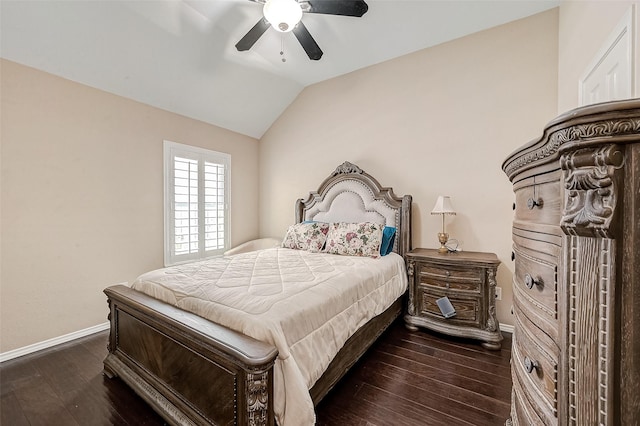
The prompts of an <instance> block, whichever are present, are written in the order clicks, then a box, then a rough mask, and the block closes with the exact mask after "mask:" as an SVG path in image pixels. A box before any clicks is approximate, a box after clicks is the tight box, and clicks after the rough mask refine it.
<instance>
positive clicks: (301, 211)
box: [296, 161, 411, 255]
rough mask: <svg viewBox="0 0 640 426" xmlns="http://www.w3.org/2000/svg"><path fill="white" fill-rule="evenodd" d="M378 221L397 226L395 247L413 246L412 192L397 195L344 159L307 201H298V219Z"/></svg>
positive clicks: (401, 250) (400, 251)
mask: <svg viewBox="0 0 640 426" xmlns="http://www.w3.org/2000/svg"><path fill="white" fill-rule="evenodd" d="M305 220H316V221H319V222H329V223H331V222H376V223H382V224H385V225H387V226H393V227H395V228H396V240H395V244H394V250H393V251H395V252H396V253H398V254H400V255H404V254H405V253H406V252H407V251H409V250H410V249H411V195H405V196H403V197H397V196H396V195H395V194H394V193H393V189H391V188H385V187H382V186H380V184H379V183H378V181H377V180H376V179H374V178H373V177H372V176H371V175H369V174H367V173H365V172H364V171H363V170H362V169H361V168H360V167H358V166H356V165H355V164H352V163H349V162H348V161H347V162H344V163H343V164H341V165H340V166H338V167H337V168H336V170H335V171H334V172H333V174H331V175H330V176H329V177H328V178H327V179H325V181H324V182H323V183H322V184H321V185H320V188H319V189H318V191H317V192H311V193H310V194H309V197H308V198H307V199H306V200H302V199H299V200H298V201H297V203H296V222H302V221H305Z"/></svg>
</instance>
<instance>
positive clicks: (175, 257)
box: [164, 141, 231, 266]
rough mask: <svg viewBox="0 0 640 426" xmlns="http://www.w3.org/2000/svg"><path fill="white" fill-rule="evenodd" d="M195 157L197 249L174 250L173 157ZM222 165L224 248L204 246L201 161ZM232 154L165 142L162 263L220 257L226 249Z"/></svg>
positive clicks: (202, 172) (228, 229) (228, 240)
mask: <svg viewBox="0 0 640 426" xmlns="http://www.w3.org/2000/svg"><path fill="white" fill-rule="evenodd" d="M176 157H180V158H186V159H189V160H194V161H196V162H197V164H198V192H197V193H198V219H197V220H198V250H197V252H194V253H187V254H176V252H175V227H176V224H175V202H174V200H175V198H174V195H175V189H174V185H175V160H174V159H175V158H176ZM205 162H208V163H215V164H223V165H224V210H223V215H224V247H222V248H218V249H214V250H206V249H205V235H204V234H205V225H204V219H205V214H204V211H205V205H204V195H205V192H204V190H203V188H204V163H205ZM230 192H231V155H229V154H225V153H222V152H216V151H212V150H208V149H204V148H198V147H194V146H190V145H184V144H180V143H177V142H171V141H164V264H165V266H170V265H175V264H178V263H184V262H191V261H194V260H199V259H204V258H207V257H212V256H219V255H221V254H223V253H224V252H225V251H226V250H228V249H229V247H230V245H229V242H230V241H231V237H230V230H231V223H230V214H229V212H230V198H231V197H230Z"/></svg>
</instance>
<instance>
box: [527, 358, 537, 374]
mask: <svg viewBox="0 0 640 426" xmlns="http://www.w3.org/2000/svg"><path fill="white" fill-rule="evenodd" d="M538 367H539V365H538V361H533V360H532V359H531V358H529V357H528V356H525V357H524V369H525V370H527V373H529V374H531V372H533V370H537V369H538Z"/></svg>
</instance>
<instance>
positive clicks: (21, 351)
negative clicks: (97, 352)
mask: <svg viewBox="0 0 640 426" xmlns="http://www.w3.org/2000/svg"><path fill="white" fill-rule="evenodd" d="M108 329H109V322H105V323H102V324H98V325H94V326H93V327H89V328H85V329H84V330H78V331H74V332H73V333H69V334H65V335H64V336H59V337H54V338H53V339H48V340H45V341H43V342H39V343H34V344H33V345H29V346H24V347H22V348H18V349H14V350H12V351H8V352H3V353H0V362H5V361H9V360H10V359H14V358H18V357H21V356H24V355H29V354H32V353H34V352H38V351H41V350H43V349H47V348H50V347H53V346H56V345H59V344H62V343H67V342H70V341H72V340H75V339H79V338H81V337H85V336H89V335H90V334H94V333H98V332H100V331H104V330H108Z"/></svg>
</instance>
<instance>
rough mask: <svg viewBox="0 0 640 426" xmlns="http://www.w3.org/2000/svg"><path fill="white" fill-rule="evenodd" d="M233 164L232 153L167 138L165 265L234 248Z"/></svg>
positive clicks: (165, 150)
mask: <svg viewBox="0 0 640 426" xmlns="http://www.w3.org/2000/svg"><path fill="white" fill-rule="evenodd" d="M230 166H231V156H230V155H229V154H224V153H220V152H215V151H210V150H207V149H202V148H196V147H192V146H188V145H182V144H178V143H175V142H169V141H165V143H164V177H165V179H164V181H165V184H164V187H165V213H164V214H165V216H164V217H165V220H164V223H165V238H164V245H165V250H164V251H165V256H164V263H165V265H167V266H168V265H173V264H175V263H180V262H186V261H190V260H196V259H202V258H205V257H209V256H214V255H218V254H222V253H223V252H224V251H225V250H226V249H227V248H228V246H229V229H230V227H229V190H230V186H229V176H230Z"/></svg>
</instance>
